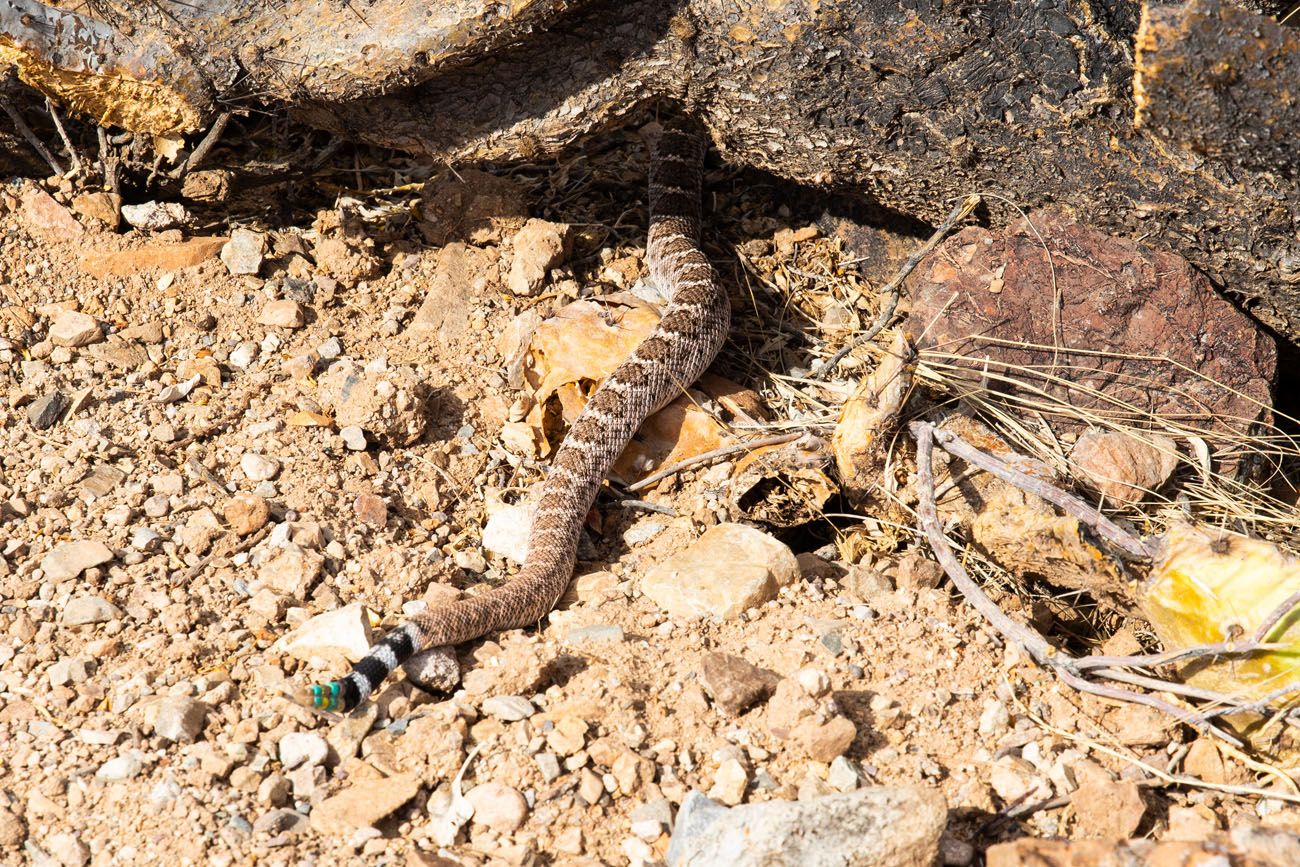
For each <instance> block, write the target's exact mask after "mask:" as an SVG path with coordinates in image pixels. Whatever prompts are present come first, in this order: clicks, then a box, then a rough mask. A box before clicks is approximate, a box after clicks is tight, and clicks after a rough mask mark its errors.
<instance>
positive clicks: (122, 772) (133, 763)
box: [95, 753, 143, 782]
mask: <svg viewBox="0 0 1300 867" xmlns="http://www.w3.org/2000/svg"><path fill="white" fill-rule="evenodd" d="M141 767H143V765H141V763H140V760H139V759H137V758H136V757H135V756H133V755H131V754H130V753H127V754H126V755H123V756H118V757H117V758H115V759H109V760H108V761H106V762H104V764H102V765H100V766H99V770H97V771H95V779H97V780H104V781H105V782H115V781H117V780H129V779H131V778H132V777H134V776H135V775H136V774H138V773H140V768H141Z"/></svg>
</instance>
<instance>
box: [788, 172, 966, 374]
mask: <svg viewBox="0 0 1300 867" xmlns="http://www.w3.org/2000/svg"><path fill="white" fill-rule="evenodd" d="M979 203H980V197H979V196H967V197H966V198H964V199H962V200H961V202H960V203H959V204H958V205H957V207H955V208H953V209H952V210H951V211H950V212H949V213H948V216H946V217H944V219H943V222H942V223H940V224H939V228H937V229H935V230H934V234H933V235H931V236H930V239H929V240H928V241H926V242H925V243H924V244H922V245H921V246H920V247H919V248H918V249H917V250H916V251H914V252H913V253H912V255H910V256H908V257H907V261H906V262H904V263H903V265H902V267H901V268H899V269H898V271H897V272H896V273H895V274H894V276H893V277H891V278H890V280H889V282H888V283H886V284H885V285H884V286H883V287H882V288H881V290H880V293H879V294H881V295H883V296H885V300H884V301H882V302H881V304H880V313H879V315H878V316H876V321H875V322H873V323H872V324H871V327H870V328H868V329H867V330H866V331H864V332H863V333H861V334H859V335H858V336H857V337H854V338H853V339H852V340H850V341H849V342H848V343H846V344H845V345H844V346H842V347H840V349H839V351H838V352H836V353H835V354H834V355H832V356H831V357H830V358H829V359H827V361H826V363H824V364H823V365H821V366H820V367H819V368H817V369H816V370H814V371H813V372H812V373H810V374H809V375H808V378H809V379H812V380H820V379H825V378H826V377H828V376H830V374H831V372H832V371H833V370H835V368H836V367H837V366H838V365H839V363H840V362H841V361H843V360H844V356H846V355H848V354H849V353H850V352H852V351H853V350H855V349H857V348H858V347H859V346H861V345H862V344H864V343H866V342H867V341H868V340H870V339H871V338H873V337H875V336H876V335H877V334H879V333H880V332H881V331H883V330H884V329H885V326H887V325H888V324H889V321H890V320H891V319H893V318H894V311H895V310H896V309H898V295H899V291H900V290H901V289H902V287H903V281H904V280H906V279H907V276H908V275H909V274H911V273H912V271H914V270H915V269H916V266H917V265H919V264H921V260H922V259H924V258H925V257H926V256H928V255H930V253H931V252H932V251H933V250H934V248H935V247H937V246H939V242H940V241H942V240H943V239H944V238H946V237H947V236H948V233H949V232H951V231H952V229H953V227H954V226H956V225H957V224H958V223H959V222H961V221H962V220H964V219H966V217H968V216H970V213H971V211H974V210H975V208H976V207H977V206H978V205H979Z"/></svg>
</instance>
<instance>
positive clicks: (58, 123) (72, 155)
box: [45, 96, 82, 174]
mask: <svg viewBox="0 0 1300 867" xmlns="http://www.w3.org/2000/svg"><path fill="white" fill-rule="evenodd" d="M45 110H46V111H48V112H49V113H50V120H52V121H54V128H55V129H56V130H58V131H59V138H61V139H63V146H64V147H65V148H67V149H68V159H70V160H72V171H73V172H75V173H76V174H81V169H82V166H81V157H80V155H78V154H77V149H76V148H75V147H74V146H73V144H72V139H70V138H68V131H67V130H66V129H64V128H63V119H62V118H60V117H59V112H58V110H57V109H55V107H54V102H53V101H52V100H51V99H50V98H49V97H48V96H47V97H45Z"/></svg>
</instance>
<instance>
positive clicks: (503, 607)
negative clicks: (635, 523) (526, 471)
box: [298, 125, 731, 711]
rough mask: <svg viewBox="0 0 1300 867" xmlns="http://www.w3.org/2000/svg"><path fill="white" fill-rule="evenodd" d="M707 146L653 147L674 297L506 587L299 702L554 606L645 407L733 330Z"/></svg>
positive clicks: (565, 468) (549, 484) (433, 622)
mask: <svg viewBox="0 0 1300 867" xmlns="http://www.w3.org/2000/svg"><path fill="white" fill-rule="evenodd" d="M703 156H704V142H703V139H702V137H701V136H700V135H699V134H697V133H696V132H694V131H693V130H692V129H690V128H688V127H686V126H684V125H672V126H670V127H669V128H668V129H666V130H665V131H664V133H663V135H662V137H661V138H660V140H659V142H658V144H657V146H656V147H655V149H654V155H653V157H652V161H651V168H650V230H649V238H648V240H647V243H646V259H647V262H648V264H649V268H650V277H651V279H652V280H653V281H654V282H655V284H656V285H657V286H658V287H659V288H660V289H661V290H662V291H663V292H664V293H665V294H666V295H668V296H669V298H670V300H669V303H668V305H667V307H666V308H665V309H664V313H663V317H662V318H661V319H660V320H659V323H658V325H657V326H656V327H655V329H654V331H653V332H651V334H650V335H649V336H648V337H647V338H646V339H645V340H643V341H642V342H641V343H640V344H639V345H638V346H637V348H636V349H635V351H633V353H632V355H631V356H630V357H629V358H628V359H627V360H626V361H624V362H623V363H622V364H620V365H619V366H618V367H617V368H616V369H615V370H614V372H613V373H611V374H610V375H609V377H608V378H606V380H605V381H604V382H603V383H602V384H601V385H600V387H599V388H598V389H597V390H596V392H595V394H593V395H592V397H591V400H590V401H588V403H587V405H586V407H585V408H584V409H583V410H582V412H581V414H579V416H578V418H577V419H576V420H575V421H574V423H573V426H572V427H571V428H570V429H569V432H568V434H567V436H566V437H565V438H564V441H563V443H561V445H560V448H559V450H558V451H557V452H556V455H555V459H554V461H553V462H552V466H551V470H550V473H549V474H548V476H547V478H546V480H545V481H544V482H542V491H541V497H540V500H539V503H538V509H537V517H536V519H535V520H534V522H533V526H532V530H531V532H530V534H529V537H528V555H527V557H526V559H525V561H524V565H523V567H522V569H521V570H520V571H519V573H518V574H517V575H516V576H515V577H514V578H513V579H512V580H511V581H509V582H508V583H507V584H505V585H503V586H501V587H497V588H494V589H493V590H491V591H489V592H487V593H483V594H480V595H477V596H474V597H471V598H468V599H461V600H458V601H456V602H454V603H452V604H450V605H446V606H443V607H440V608H437V609H434V610H432V611H428V612H425V613H423V614H420V615H418V616H416V617H413V618H411V619H410V620H408V621H407V622H406V623H404V624H402V625H401V626H399V627H398V628H396V629H394V630H392V631H391V632H389V633H388V634H387V635H385V636H384V638H383V639H381V640H380V641H379V642H378V643H377V644H375V645H374V646H373V647H372V648H371V650H370V653H369V654H368V655H366V656H365V657H364V658H363V659H361V661H360V662H358V663H357V664H356V666H355V667H354V668H353V670H352V672H351V673H350V674H348V675H347V676H346V677H344V678H342V679H341V680H335V681H331V682H329V683H327V684H321V685H316V686H312V687H308V688H306V689H304V690H302V691H301V692H300V693H299V695H298V698H299V700H300V701H302V702H303V703H305V704H307V705H308V706H311V707H315V708H319V709H322V710H334V711H349V710H352V709H353V708H355V707H356V706H358V705H359V704H361V703H362V702H363V701H365V700H366V698H367V697H368V696H369V695H370V694H371V693H372V692H373V691H374V690H375V689H376V688H377V687H378V686H379V684H380V683H382V682H383V680H384V678H386V677H387V676H388V675H389V674H390V673H392V671H393V670H394V669H395V668H397V666H398V665H400V664H401V663H402V662H404V661H405V660H406V659H408V658H410V657H411V656H413V655H415V654H417V653H420V652H422V651H424V650H427V649H429V648H433V647H441V646H444V645H454V644H460V643H462V642H465V641H471V640H473V639H475V638H478V637H480V636H482V635H484V634H486V633H489V632H494V631H498V630H502V629H510V628H514V627H519V626H524V625H527V624H529V623H535V622H537V621H538V620H540V619H541V618H542V617H543V616H544V615H545V614H546V613H547V612H549V611H550V610H551V609H552V608H553V607H554V606H555V603H556V602H557V601H558V600H559V598H560V596H561V595H562V594H563V593H564V591H565V589H566V588H567V587H568V585H569V581H570V579H571V578H572V575H573V567H574V563H575V561H576V556H577V548H578V539H579V534H580V532H581V529H582V525H583V522H584V520H585V519H586V515H587V512H588V510H589V509H590V508H591V505H592V503H593V502H594V500H595V498H596V492H597V490H598V489H599V488H600V485H601V483H602V482H603V481H604V479H605V475H606V473H608V471H609V468H610V466H611V465H612V464H613V462H614V460H615V459H616V458H617V457H618V456H619V454H620V453H621V452H622V451H623V448H624V447H625V446H626V445H627V443H628V441H629V440H630V439H631V438H632V435H633V434H634V433H635V432H636V429H637V428H638V427H640V425H641V423H642V422H643V421H644V420H645V419H646V417H647V416H649V415H650V414H651V413H653V412H655V411H656V410H658V409H660V408H662V407H663V406H664V405H666V404H667V403H668V402H669V401H671V400H673V399H674V398H675V397H677V396H678V395H679V394H681V393H682V392H683V391H684V390H685V389H686V388H687V387H689V386H690V385H691V384H692V383H693V382H694V381H695V380H696V379H697V378H698V377H699V375H700V374H701V373H703V372H704V369H705V368H706V367H708V366H709V364H710V363H711V362H712V361H713V358H714V356H716V355H717V353H718V349H719V348H720V347H721V345H722V342H723V340H724V338H725V337H726V334H727V329H728V325H729V322H730V317H731V311H730V306H729V304H728V301H727V296H726V293H725V292H724V291H723V290H722V289H721V288H720V287H719V286H718V281H717V278H716V275H715V273H714V271H713V267H712V266H711V265H710V264H709V261H708V259H707V258H706V257H705V256H704V254H703V253H702V252H701V251H700V248H699V231H700V183H701V176H702V161H703Z"/></svg>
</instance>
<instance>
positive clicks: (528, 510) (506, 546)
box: [483, 504, 537, 563]
mask: <svg viewBox="0 0 1300 867" xmlns="http://www.w3.org/2000/svg"><path fill="white" fill-rule="evenodd" d="M536 515H537V506H535V505H532V504H526V505H518V506H499V507H497V509H496V510H495V511H494V512H492V514H491V515H489V516H488V519H487V525H486V526H485V527H484V528H483V547H484V548H486V549H487V550H489V551H491V552H492V553H493V554H496V555H498V556H501V557H505V558H506V559H507V560H512V561H514V562H515V563H522V562H524V558H525V557H526V556H527V555H528V533H529V531H530V530H531V529H532V527H533V518H534V517H536Z"/></svg>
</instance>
